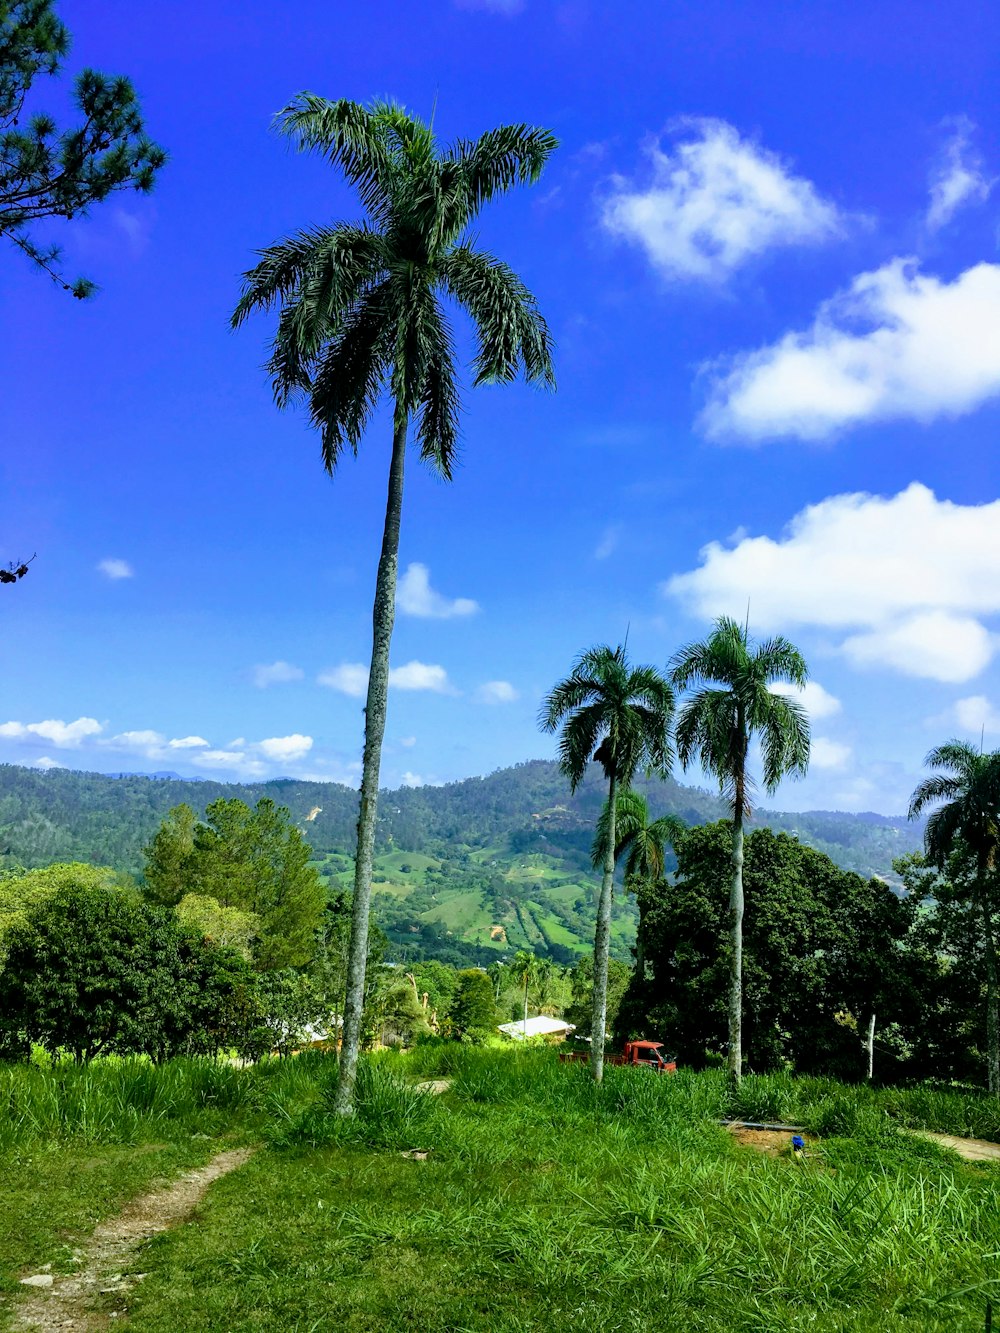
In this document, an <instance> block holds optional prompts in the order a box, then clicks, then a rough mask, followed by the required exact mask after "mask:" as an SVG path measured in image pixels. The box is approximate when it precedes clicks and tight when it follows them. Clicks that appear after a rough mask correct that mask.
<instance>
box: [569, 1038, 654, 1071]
mask: <svg viewBox="0 0 1000 1333" xmlns="http://www.w3.org/2000/svg"><path fill="white" fill-rule="evenodd" d="M662 1051H663V1042H662V1041H627V1042H626V1043H625V1049H624V1050H623V1051H622V1053H621V1055H606V1056H605V1057H604V1063H605V1064H606V1065H642V1066H643V1067H644V1068H646V1069H652V1070H653V1071H654V1072H655V1073H657V1074H676V1073H677V1062H676V1060H667V1059H665V1058H664V1056H663V1055H662ZM559 1059H560V1060H561V1061H562V1062H563V1063H564V1064H575V1063H577V1062H578V1061H581V1060H589V1059H590V1052H589V1051H560V1052H559Z"/></svg>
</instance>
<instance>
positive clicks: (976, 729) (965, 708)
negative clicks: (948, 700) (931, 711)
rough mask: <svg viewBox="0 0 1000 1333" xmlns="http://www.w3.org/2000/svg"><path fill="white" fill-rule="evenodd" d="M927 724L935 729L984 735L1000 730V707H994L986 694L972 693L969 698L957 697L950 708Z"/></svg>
mask: <svg viewBox="0 0 1000 1333" xmlns="http://www.w3.org/2000/svg"><path fill="white" fill-rule="evenodd" d="M927 725H928V726H929V727H934V728H935V729H941V728H944V727H950V728H953V729H955V730H957V731H959V732H962V733H964V734H965V735H972V736H977V735H982V734H983V733H984V732H989V733H991V734H993V735H995V734H996V733H997V732H1000V709H997V708H994V706H993V705H992V704H991V703H990V701H989V699H987V698H986V696H985V694H970V695H969V696H968V698H965V699H956V700H955V702H954V703H953V704H952V705H951V707H950V708H948V709H946V710H945V711H944V712H943V713H941V714H940V715H939V716H938V717H931V718H928V719H927Z"/></svg>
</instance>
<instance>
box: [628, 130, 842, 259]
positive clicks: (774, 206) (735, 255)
mask: <svg viewBox="0 0 1000 1333" xmlns="http://www.w3.org/2000/svg"><path fill="white" fill-rule="evenodd" d="M681 125H682V127H683V128H684V129H685V130H686V131H688V133H689V135H690V137H688V138H686V139H684V140H682V141H681V142H679V143H678V144H677V145H676V147H675V148H674V149H673V151H664V149H663V148H662V147H661V146H660V144H659V143H658V142H657V143H654V144H653V145H652V146H651V147H650V149H649V156H650V160H651V164H652V179H651V180H650V181H649V183H648V184H646V185H644V186H639V185H636V184H635V183H634V182H631V181H628V180H626V179H625V178H624V177H621V176H618V177H615V179H614V181H613V183H612V193H611V195H610V197H609V198H608V199H607V200H606V202H605V205H604V212H603V222H604V226H605V227H606V228H607V229H608V230H609V231H611V232H612V233H614V234H615V235H617V236H621V237H624V238H625V239H626V240H631V241H635V242H637V243H638V244H639V245H641V246H642V247H643V249H644V250H645V251H646V254H647V255H648V257H649V259H650V261H651V262H652V263H653V264H654V265H655V267H656V268H658V269H659V270H660V272H661V273H663V274H664V275H665V276H666V277H668V278H700V279H709V280H713V281H718V280H721V279H723V278H725V277H726V276H727V275H728V274H729V273H731V272H732V271H733V270H734V269H735V268H738V267H739V265H740V264H742V263H743V262H744V261H746V260H748V259H750V258H751V257H753V256H754V255H758V254H761V253H763V252H764V251H765V250H770V249H773V248H774V247H776V246H789V245H807V244H815V243H817V242H820V241H825V240H828V239H830V238H831V237H834V236H836V235H837V234H838V233H839V232H840V231H841V230H842V229H843V220H842V218H841V215H840V213H839V212H838V210H837V208H836V207H835V206H834V205H833V204H831V203H828V202H827V201H826V200H824V199H823V198H821V196H820V195H819V194H818V193H817V192H816V189H815V187H814V186H813V185H812V184H811V183H810V182H809V181H807V180H804V179H803V178H802V177H800V176H793V175H791V174H790V173H789V171H788V170H787V169H786V167H785V165H784V164H783V163H782V161H781V159H780V158H778V157H777V156H776V155H775V154H774V153H770V152H768V151H767V150H766V149H764V148H761V147H759V146H758V145H757V144H754V143H751V142H750V141H749V140H747V139H744V138H741V137H740V134H739V132H738V131H737V130H736V129H734V127H733V126H732V125H728V124H727V123H726V122H725V121H721V120H687V121H684V122H681Z"/></svg>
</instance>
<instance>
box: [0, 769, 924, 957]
mask: <svg viewBox="0 0 1000 1333" xmlns="http://www.w3.org/2000/svg"><path fill="white" fill-rule="evenodd" d="M638 785H640V786H641V787H642V788H643V790H644V791H645V792H646V794H647V797H648V799H649V802H650V805H651V808H652V811H653V813H654V814H655V815H659V814H662V813H664V812H667V811H669V812H671V813H673V814H676V815H678V816H680V817H681V818H682V819H684V820H685V821H686V822H688V823H704V822H706V821H710V820H715V819H719V818H722V817H723V816H724V813H725V811H724V807H723V805H722V802H721V801H720V800H719V799H718V797H717V796H715V795H713V794H711V793H709V792H706V791H703V790H700V789H698V788H695V787H685V786H681V785H680V784H679V783H676V782H672V781H667V782H641V783H639V784H638ZM224 796H225V797H232V796H237V797H240V798H241V799H242V800H244V801H246V802H248V803H249V804H253V803H255V802H256V801H257V800H258V799H259V798H260V797H262V796H270V797H271V798H272V799H274V800H275V801H277V802H278V803H279V804H281V805H285V806H287V807H288V808H289V810H290V811H291V813H292V817H293V819H295V820H296V821H297V822H298V824H299V826H300V828H301V829H302V830H303V832H304V834H305V836H306V837H307V839H308V841H309V843H310V846H311V847H312V849H313V854H314V857H315V859H316V860H317V861H318V862H319V863H321V868H322V869H323V871H324V873H326V874H327V875H328V877H329V879H330V881H331V883H332V884H334V885H336V886H338V887H341V886H342V887H348V886H349V884H350V877H351V860H350V854H351V848H352V845H353V838H354V825H355V820H356V818H357V793H356V792H355V791H354V790H352V789H351V788H348V787H342V786H337V785H334V784H332V783H331V784H327V783H314V782H299V781H291V780H287V781H277V782H269V783H259V784H249V785H235V784H227V783H218V782H202V781H185V780H181V779H174V778H152V777H141V776H125V777H118V778H113V777H108V776H106V775H103V774H96V773H76V772H72V771H70V770H68V769H52V770H49V771H46V772H40V771H38V770H37V769H29V768H18V767H14V766H12V765H0V856H2V862H3V864H6V865H8V866H9V865H15V864H20V865H25V866H40V865H46V864H48V863H50V862H52V861H68V860H78V861H89V862H91V863H94V864H104V865H111V866H114V867H115V868H117V869H121V870H128V871H131V872H133V873H139V872H141V870H142V864H143V855H142V849H143V847H144V845H145V844H146V843H147V842H148V841H149V839H150V837H151V836H152V834H153V833H154V832H155V830H156V828H157V826H158V825H159V822H160V820H161V819H162V818H163V816H164V815H165V814H166V813H167V811H168V810H170V809H171V807H173V806H175V805H179V804H180V803H181V802H187V803H188V804H189V805H191V806H192V807H193V808H194V810H195V811H196V813H197V814H198V815H201V814H203V813H204V810H205V807H206V805H208V804H209V803H210V802H211V801H214V800H217V799H218V798H219V797H224ZM603 799H604V787H603V782H602V779H601V777H600V775H599V773H597V772H596V770H595V771H594V772H592V773H591V774H590V775H588V777H587V779H586V780H585V781H584V783H583V784H582V785H581V787H580V788H579V790H578V791H577V792H576V793H575V795H572V796H571V795H570V792H569V788H568V785H567V783H566V781H565V779H564V778H563V777H562V775H561V774H560V773H559V770H558V768H557V766H556V765H555V764H554V763H552V762H548V761H542V760H537V761H533V762H530V763H525V764H519V765H517V766H516V767H515V768H507V769H501V770H499V771H498V772H496V773H492V774H490V775H489V776H488V777H484V778H468V779H466V780H464V781H462V782H454V783H449V784H448V785H447V786H444V787H418V788H401V789H400V790H398V791H391V792H386V793H384V794H383V798H382V800H381V802H380V805H379V836H378V863H377V866H376V876H375V881H376V882H375V893H376V900H375V903H376V916H377V919H378V920H379V922H380V924H381V925H382V926H383V928H384V929H385V930H386V931H387V933H388V934H389V937H390V940H391V941H392V943H393V946H394V948H395V949H396V950H397V951H398V952H400V953H402V954H403V955H405V956H418V955H422V954H431V955H434V956H438V957H446V958H450V959H452V960H453V961H456V962H468V961H488V960H489V958H492V957H495V956H496V953H497V952H501V951H505V950H507V949H508V948H511V947H517V946H519V945H523V944H528V945H530V946H531V947H533V948H534V949H536V950H537V951H538V952H548V953H550V954H551V955H553V956H555V957H562V958H564V959H565V960H568V959H569V958H571V957H572V956H574V955H575V954H577V953H579V952H580V951H581V950H583V949H584V948H586V947H587V946H588V943H589V941H590V940H591V939H592V934H593V889H594V877H593V873H592V872H591V870H590V860H589V853H590V843H591V838H592V836H593V826H594V821H595V819H596V816H597V813H598V811H599V809H600V807H601V803H602V801H603ZM757 822H759V823H762V824H767V825H769V826H771V827H772V828H775V829H780V830H784V831H785V832H788V833H794V834H796V835H797V836H798V837H799V838H801V840H802V841H803V842H805V843H807V844H809V845H810V846H813V847H816V848H817V849H818V850H820V851H823V852H826V853H827V855H829V856H830V857H831V859H832V860H834V861H835V862H837V864H838V865H841V866H843V867H844V868H845V869H848V870H855V871H858V872H859V873H860V874H863V875H866V876H867V875H872V874H878V875H882V876H885V877H887V878H892V859H893V857H895V856H899V855H901V854H903V853H904V852H907V851H911V850H914V849H915V848H916V847H918V846H919V844H920V839H921V829H920V828H919V827H918V826H917V825H914V824H908V823H907V822H906V820H905V819H904V818H903V817H902V816H901V817H900V818H898V819H888V818H884V817H882V816H878V815H849V814H839V813H831V812H826V811H812V812H809V813H808V814H781V813H776V812H764V811H762V812H761V813H760V816H759V819H758V821H757ZM633 936H634V909H633V907H632V904H631V902H630V901H627V900H625V901H623V900H621V898H620V896H619V901H618V902H617V903H616V907H615V916H614V921H613V939H614V945H615V949H616V951H617V952H618V953H619V955H623V956H624V955H625V954H626V953H627V950H628V947H629V944H630V943H631V940H632V938H633Z"/></svg>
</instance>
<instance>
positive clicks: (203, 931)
mask: <svg viewBox="0 0 1000 1333" xmlns="http://www.w3.org/2000/svg"><path fill="white" fill-rule="evenodd" d="M174 911H175V913H176V916H177V920H178V921H179V922H180V923H181V925H183V926H186V927H187V928H188V929H189V930H192V931H196V932H197V933H198V934H199V935H201V936H202V938H203V939H204V940H205V941H206V942H207V943H208V944H217V945H218V946H219V947H220V948H222V949H234V950H235V951H236V953H238V954H239V955H240V957H241V958H245V959H247V961H248V962H249V960H250V958H251V957H252V955H253V943H254V940H255V939H256V938H257V936H258V935H259V934H260V925H261V922H260V917H259V916H258V915H257V913H256V912H242V911H240V909H239V908H238V907H223V906H222V905H221V903H219V902H218V901H217V900H216V899H215V898H208V897H206V896H205V895H204V894H201V893H186V894H185V895H184V897H183V898H182V899H181V900H180V902H179V903H178V904H177V906H176V908H175V909H174Z"/></svg>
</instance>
